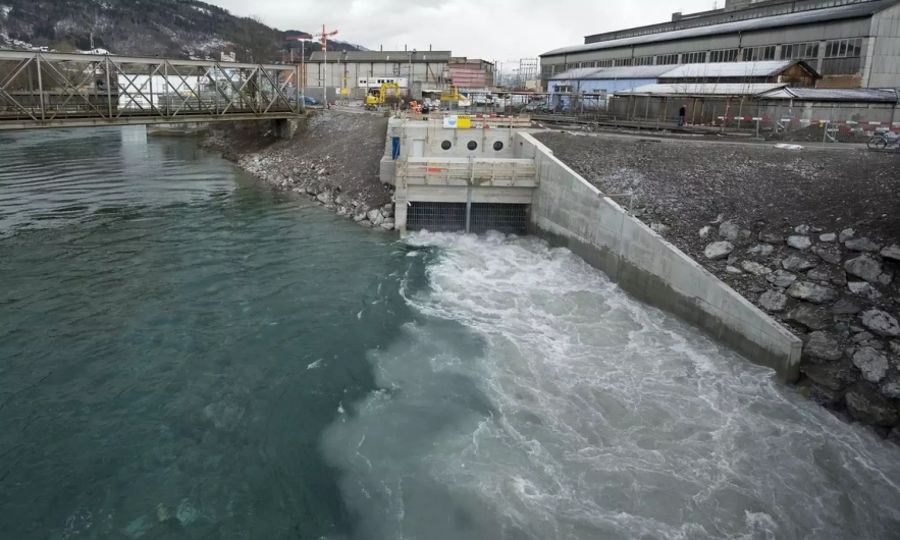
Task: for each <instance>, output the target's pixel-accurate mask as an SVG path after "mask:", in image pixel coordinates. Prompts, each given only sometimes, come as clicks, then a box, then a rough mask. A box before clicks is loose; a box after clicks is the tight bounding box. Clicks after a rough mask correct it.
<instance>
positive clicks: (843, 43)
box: [825, 38, 862, 58]
mask: <svg viewBox="0 0 900 540" xmlns="http://www.w3.org/2000/svg"><path fill="white" fill-rule="evenodd" d="M860 54H862V39H861V38H856V39H838V40H834V41H828V42H826V43H825V58H851V57H856V56H859V55H860Z"/></svg>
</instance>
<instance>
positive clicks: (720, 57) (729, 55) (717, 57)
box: [709, 49, 738, 62]
mask: <svg viewBox="0 0 900 540" xmlns="http://www.w3.org/2000/svg"><path fill="white" fill-rule="evenodd" d="M737 59H738V50H737V49H721V50H718V51H709V61H710V62H737Z"/></svg>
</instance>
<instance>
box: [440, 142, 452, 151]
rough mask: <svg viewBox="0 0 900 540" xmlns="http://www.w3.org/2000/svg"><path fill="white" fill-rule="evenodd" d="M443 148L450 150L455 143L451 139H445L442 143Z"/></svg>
mask: <svg viewBox="0 0 900 540" xmlns="http://www.w3.org/2000/svg"><path fill="white" fill-rule="evenodd" d="M441 148H443V149H444V150H450V149H451V148H453V143H452V142H450V141H444V142H442V143H441Z"/></svg>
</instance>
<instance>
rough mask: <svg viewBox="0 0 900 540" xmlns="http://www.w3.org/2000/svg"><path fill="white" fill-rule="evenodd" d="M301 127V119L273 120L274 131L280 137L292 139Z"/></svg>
mask: <svg viewBox="0 0 900 540" xmlns="http://www.w3.org/2000/svg"><path fill="white" fill-rule="evenodd" d="M299 129H300V121H299V120H296V119H293V118H281V119H278V120H272V131H273V132H274V133H275V136H276V137H278V138H279V139H283V140H290V139H293V138H294V135H295V134H296V133H297V130H299Z"/></svg>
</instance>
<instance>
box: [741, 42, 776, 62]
mask: <svg viewBox="0 0 900 540" xmlns="http://www.w3.org/2000/svg"><path fill="white" fill-rule="evenodd" d="M742 57H743V59H744V62H761V61H763V60H775V45H767V46H765V47H750V48H748V49H744V51H743V53H742Z"/></svg>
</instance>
